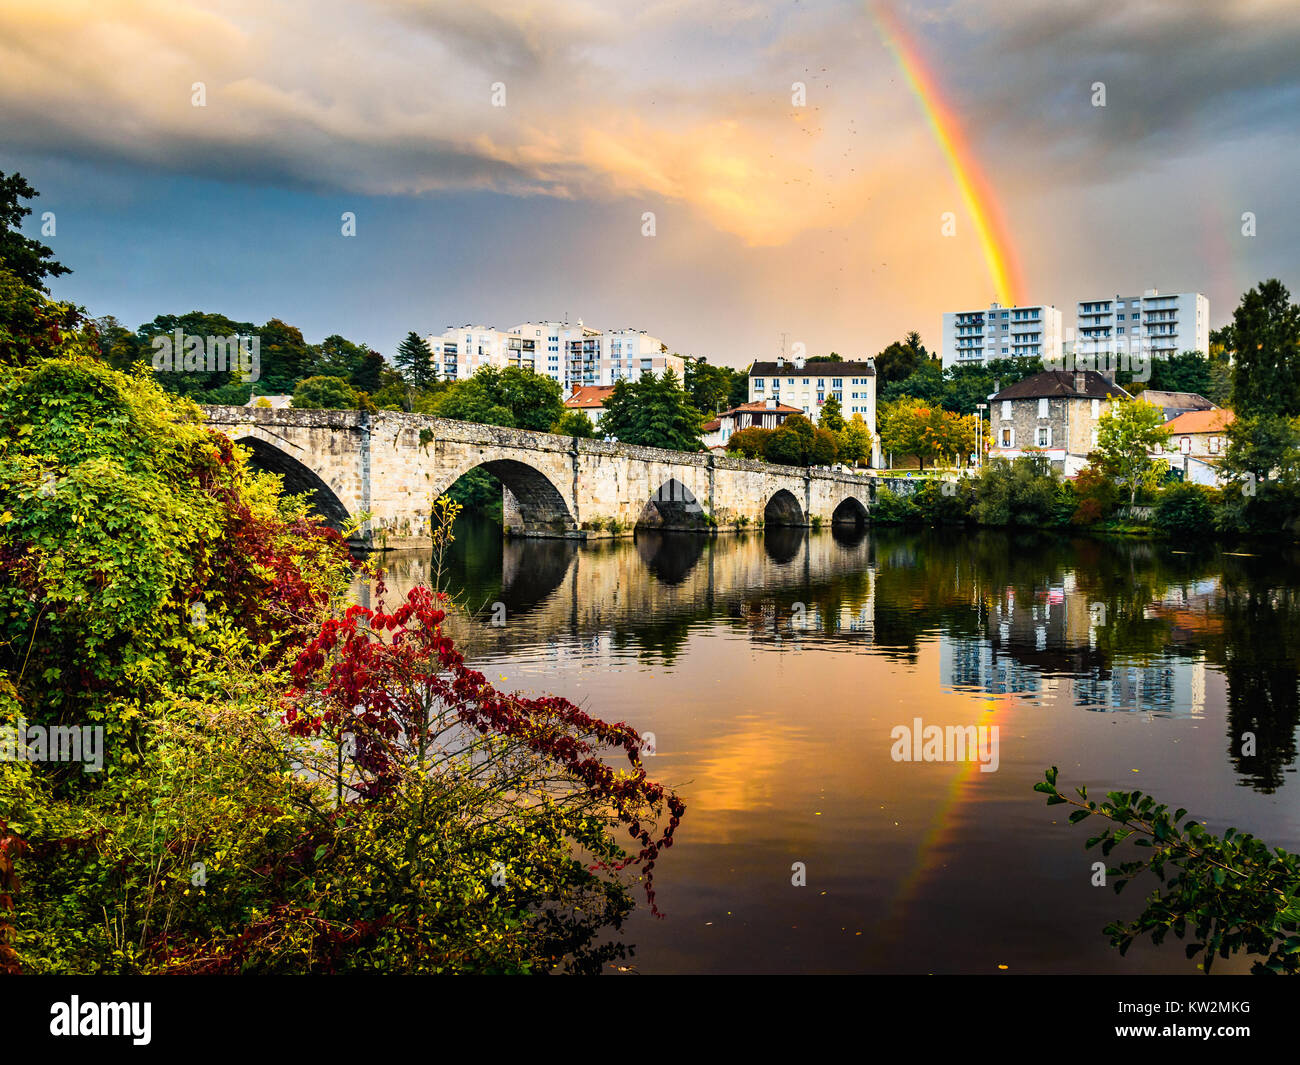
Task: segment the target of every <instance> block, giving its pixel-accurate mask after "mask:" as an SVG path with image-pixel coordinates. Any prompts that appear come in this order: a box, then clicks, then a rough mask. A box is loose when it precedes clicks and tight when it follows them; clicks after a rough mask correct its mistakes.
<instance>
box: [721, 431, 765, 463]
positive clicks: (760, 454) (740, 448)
mask: <svg viewBox="0 0 1300 1065" xmlns="http://www.w3.org/2000/svg"><path fill="white" fill-rule="evenodd" d="M771 435H772V430H771V429H764V428H762V427H761V426H757V425H751V426H750V427H749V428H748V429H737V430H736V431H735V432H734V433H732V434H731V436H730V437H729V438H728V439H727V451H728V452H730V453H731V454H733V455H740V456H742V457H744V458H747V459H761V458H764V457H765V456H766V451H767V441H768V439H769V438H770V437H771Z"/></svg>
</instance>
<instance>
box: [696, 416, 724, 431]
mask: <svg viewBox="0 0 1300 1065" xmlns="http://www.w3.org/2000/svg"><path fill="white" fill-rule="evenodd" d="M721 428H722V419H721V418H714V419H713V421H711V422H705V423H704V424H703V425H701V426H700V432H702V433H716V432H717V431H718V430H719V429H721Z"/></svg>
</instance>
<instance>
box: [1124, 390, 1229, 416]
mask: <svg viewBox="0 0 1300 1065" xmlns="http://www.w3.org/2000/svg"><path fill="white" fill-rule="evenodd" d="M1137 396H1138V398H1139V399H1141V400H1145V401H1146V402H1147V403H1151V404H1154V405H1155V406H1157V407H1159V408H1160V409H1161V410H1162V411H1164V415H1165V421H1171V420H1172V419H1174V418H1177V417H1178V416H1179V415H1180V414H1186V413H1187V412H1188V411H1196V410H1215V409H1217V408H1216V405H1215V404H1214V403H1211V402H1210V401H1209V400H1208V399H1206V398H1205V397H1204V396H1202V395H1200V394H1199V393H1196V392H1162V391H1161V390H1159V389H1156V388H1148V389H1147V390H1146V391H1145V392H1139V393H1137Z"/></svg>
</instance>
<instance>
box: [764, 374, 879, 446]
mask: <svg viewBox="0 0 1300 1065" xmlns="http://www.w3.org/2000/svg"><path fill="white" fill-rule="evenodd" d="M831 395H833V396H834V397H835V398H836V399H837V400H839V403H840V409H841V410H842V411H843V412H844V418H845V420H846V421H851V420H852V419H853V415H855V414H861V415H862V420H863V421H865V422H866V423H867V428H868V429H870V430H871V435H872V438H873V440H874V443H873V445H872V460H871V464H872V465H873V466H879V465H880V450H879V444H880V438H879V437H877V436H876V364H875V362H874V361H873V360H871V359H867V360H866V361H865V362H831V361H830V360H827V359H803V358H799V359H785V358H779V359H777V360H776V361H775V362H755V363H754V364H753V365H752V366H750V368H749V402H750V403H762V402H764V401H766V400H774V401H775V402H776V403H777V404H786V405H788V406H792V407H794V408H795V409H797V410H799V411H801V412H802V413H804V414H805V415H807V416H808V417H809V418H810V419H811V420H812V421H814V422H815V421H817V417H818V414H819V413H820V411H821V407H822V404H823V403H825V402H826V399H827V397H828V396H831Z"/></svg>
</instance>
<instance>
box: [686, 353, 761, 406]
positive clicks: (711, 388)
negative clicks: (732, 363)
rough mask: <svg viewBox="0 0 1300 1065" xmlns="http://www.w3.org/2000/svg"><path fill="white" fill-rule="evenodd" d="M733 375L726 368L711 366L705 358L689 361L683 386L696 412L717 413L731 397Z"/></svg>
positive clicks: (687, 361)
mask: <svg viewBox="0 0 1300 1065" xmlns="http://www.w3.org/2000/svg"><path fill="white" fill-rule="evenodd" d="M731 375H732V371H731V370H729V369H728V368H727V367H725V366H711V365H709V363H707V362H706V361H705V360H704V359H703V358H699V359H687V360H686V376H685V377H684V378H683V379H682V386H683V387H684V388H685V389H686V392H687V394H688V395H689V396H690V398H691V405H692V406H693V407H694V408H695V409H696V410H698V411H708V412H709V413H716V412H717V411H720V410H722V409H723V407H724V404H726V403H727V400H728V398H729V397H730V395H731ZM746 386H748V380H746Z"/></svg>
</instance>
